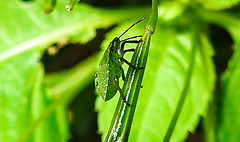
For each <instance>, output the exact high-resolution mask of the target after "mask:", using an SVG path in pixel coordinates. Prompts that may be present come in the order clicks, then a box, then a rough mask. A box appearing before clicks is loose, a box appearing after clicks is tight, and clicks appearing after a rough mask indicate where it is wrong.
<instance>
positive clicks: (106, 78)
mask: <svg viewBox="0 0 240 142" xmlns="http://www.w3.org/2000/svg"><path fill="white" fill-rule="evenodd" d="M144 19H145V18H142V19H141V20H139V21H138V22H136V23H135V24H137V23H139V22H140V21H142V20H144ZM135 24H133V25H132V26H131V27H130V28H132V27H133V26H134V25H135ZM130 28H128V29H127V30H126V31H125V32H123V33H122V34H121V35H120V36H119V37H115V38H114V39H113V40H112V41H111V42H110V44H109V46H108V48H107V49H106V51H105V52H104V55H103V57H102V59H101V61H100V64H99V69H98V71H97V74H96V76H95V78H96V79H95V86H96V87H97V91H98V93H99V94H100V95H101V97H102V98H103V100H104V101H108V100H110V99H111V98H112V97H113V96H115V94H116V92H117V90H119V92H120V95H121V97H122V99H123V101H124V102H125V103H126V104H127V105H129V103H127V102H126V99H125V97H124V95H123V93H122V91H121V88H120V86H119V78H120V77H122V79H123V80H124V79H125V75H124V71H123V68H122V64H123V63H124V62H125V63H126V64H128V65H129V66H130V67H131V68H134V69H141V68H138V67H135V66H134V65H132V64H131V63H129V62H128V61H127V60H126V59H124V58H123V56H124V54H125V53H126V52H133V51H134V49H127V50H124V46H125V44H126V43H139V42H141V40H131V39H134V38H137V37H141V36H133V37H130V38H127V39H124V40H120V37H121V36H122V35H124V34H125V33H126V32H127V31H128V30H129V29H130Z"/></svg>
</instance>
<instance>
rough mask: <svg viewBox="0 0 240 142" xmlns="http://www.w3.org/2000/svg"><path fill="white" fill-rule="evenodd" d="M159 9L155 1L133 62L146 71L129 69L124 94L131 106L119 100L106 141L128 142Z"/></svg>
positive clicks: (155, 0)
mask: <svg viewBox="0 0 240 142" xmlns="http://www.w3.org/2000/svg"><path fill="white" fill-rule="evenodd" d="M157 7H158V0H153V2H152V13H151V16H150V19H149V21H148V24H147V26H146V28H145V32H144V34H143V36H142V42H140V43H139V44H138V45H137V47H136V49H135V52H134V54H133V57H132V60H131V64H133V65H135V66H137V67H143V68H144V69H139V70H134V69H132V68H129V69H128V72H127V76H126V79H125V81H124V85H123V89H122V93H123V94H124V96H125V97H126V101H127V102H129V103H130V104H131V106H128V105H126V103H124V102H123V101H122V98H119V101H118V105H117V107H116V109H115V113H114V116H113V119H112V122H111V126H110V128H109V131H108V134H107V136H106V138H105V141H108V142H109V141H110V142H112V141H121V142H126V141H127V140H128V136H129V133H130V129H131V125H132V120H133V116H134V112H135V109H136V105H137V100H138V95H139V91H140V88H141V84H142V79H143V75H144V70H145V68H146V62H147V57H148V51H149V47H150V37H151V35H152V34H153V32H154V30H155V28H156V24H157V18H158V11H157Z"/></svg>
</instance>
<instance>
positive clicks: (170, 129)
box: [163, 28, 198, 142]
mask: <svg viewBox="0 0 240 142" xmlns="http://www.w3.org/2000/svg"><path fill="white" fill-rule="evenodd" d="M192 35H193V39H192V41H193V42H192V51H191V53H190V54H191V57H190V58H189V61H190V64H189V69H188V72H187V77H186V80H185V83H184V88H183V90H182V93H181V96H180V99H179V101H178V104H177V108H176V110H175V112H174V115H173V117H172V120H171V122H170V125H169V127H168V130H167V132H166V134H165V136H164V139H163V142H169V140H170V138H171V136H172V133H173V131H174V128H175V126H176V123H177V120H178V118H179V115H180V112H181V110H182V108H183V104H184V101H185V98H186V96H187V93H188V90H189V89H190V82H191V78H192V73H193V67H194V58H195V54H196V53H195V52H196V47H197V46H198V45H197V40H198V39H197V32H196V31H195V28H194V30H193V33H192Z"/></svg>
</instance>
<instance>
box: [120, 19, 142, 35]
mask: <svg viewBox="0 0 240 142" xmlns="http://www.w3.org/2000/svg"><path fill="white" fill-rule="evenodd" d="M144 19H146V17H143V18H142V19H140V20H139V21H137V22H136V23H134V24H132V26H130V27H129V28H128V29H127V30H126V31H124V32H123V33H122V34H121V35H120V36H119V37H118V38H120V37H121V36H123V35H124V34H125V33H126V32H128V30H130V29H131V28H132V27H133V26H135V25H136V24H137V23H139V22H141V21H142V20H144Z"/></svg>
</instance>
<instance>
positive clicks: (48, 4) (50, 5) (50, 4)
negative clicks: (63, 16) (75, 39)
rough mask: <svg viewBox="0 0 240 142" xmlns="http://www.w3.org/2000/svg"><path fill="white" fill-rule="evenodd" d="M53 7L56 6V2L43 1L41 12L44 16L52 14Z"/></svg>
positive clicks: (53, 0)
mask: <svg viewBox="0 0 240 142" xmlns="http://www.w3.org/2000/svg"><path fill="white" fill-rule="evenodd" d="M55 5H56V0H43V10H44V12H45V14H48V13H50V12H52V11H53V9H54V7H55Z"/></svg>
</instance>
